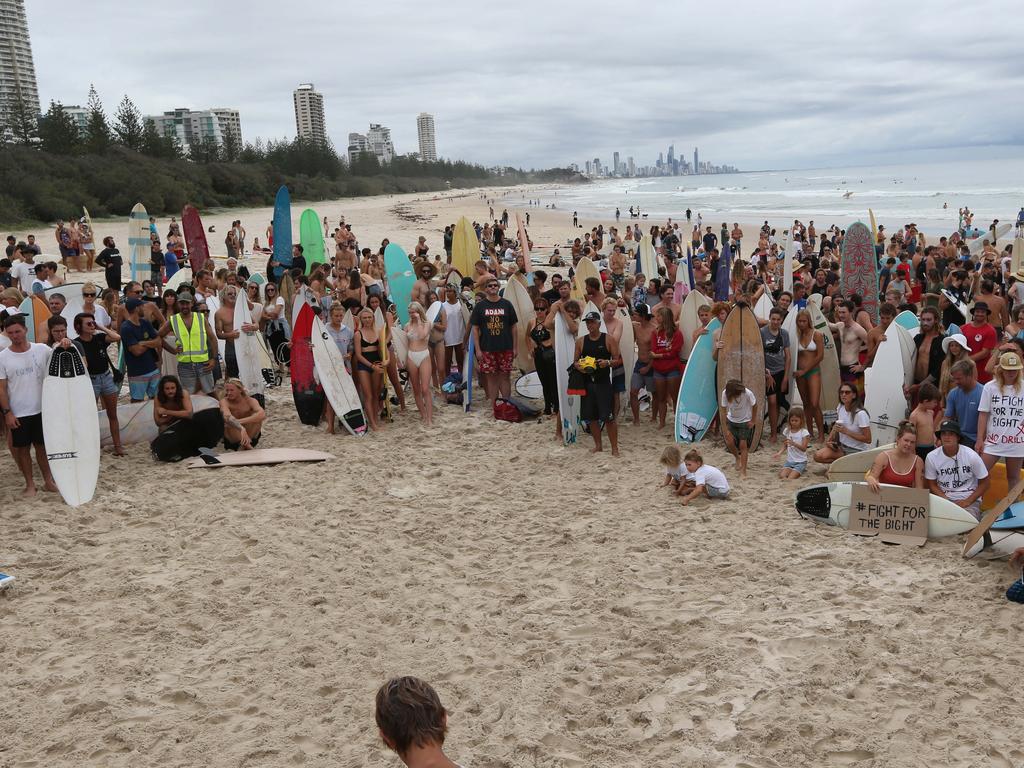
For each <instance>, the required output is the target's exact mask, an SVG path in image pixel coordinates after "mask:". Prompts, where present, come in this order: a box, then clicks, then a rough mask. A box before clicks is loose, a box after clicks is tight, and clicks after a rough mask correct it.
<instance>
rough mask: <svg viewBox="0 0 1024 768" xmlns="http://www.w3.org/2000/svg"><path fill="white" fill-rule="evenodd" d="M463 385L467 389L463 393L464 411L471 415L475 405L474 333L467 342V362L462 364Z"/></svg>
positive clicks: (470, 333) (470, 334)
mask: <svg viewBox="0 0 1024 768" xmlns="http://www.w3.org/2000/svg"><path fill="white" fill-rule="evenodd" d="M462 383H463V384H465V385H466V389H465V390H464V391H463V393H462V410H464V411H465V412H466V413H469V407H470V406H471V405H472V404H473V332H472V331H470V332H469V341H467V342H466V361H465V362H464V363H463V364H462Z"/></svg>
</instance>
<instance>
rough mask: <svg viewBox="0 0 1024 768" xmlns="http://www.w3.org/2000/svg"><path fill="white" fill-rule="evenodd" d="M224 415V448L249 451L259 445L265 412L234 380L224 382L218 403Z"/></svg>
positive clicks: (237, 381) (242, 385)
mask: <svg viewBox="0 0 1024 768" xmlns="http://www.w3.org/2000/svg"><path fill="white" fill-rule="evenodd" d="M220 410H221V413H222V414H224V448H225V449H226V450H229V451H250V450H252V449H253V448H255V447H256V446H257V445H259V442H260V437H262V429H263V422H264V421H266V418H267V412H266V411H264V410H263V408H262V406H260V404H259V403H258V402H257V401H256V398H254V397H253V396H252V395H250V394H249V392H248V391H247V390H246V389H245V385H244V384H242V382H241V381H239V380H238V379H235V378H229V379H227V380H226V381H225V382H224V397H223V398H222V399H221V401H220Z"/></svg>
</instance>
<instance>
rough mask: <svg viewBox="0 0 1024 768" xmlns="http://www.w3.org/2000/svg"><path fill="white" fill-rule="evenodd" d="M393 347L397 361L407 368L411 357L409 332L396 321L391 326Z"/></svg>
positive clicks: (401, 366)
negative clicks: (406, 365)
mask: <svg viewBox="0 0 1024 768" xmlns="http://www.w3.org/2000/svg"><path fill="white" fill-rule="evenodd" d="M391 349H392V351H393V352H394V353H395V361H396V362H397V363H398V367H399V368H405V364H406V362H407V361H408V359H409V334H407V333H406V332H405V329H404V328H402V326H400V325H399V324H398V321H397V320H396V321H395V324H394V325H393V326H391Z"/></svg>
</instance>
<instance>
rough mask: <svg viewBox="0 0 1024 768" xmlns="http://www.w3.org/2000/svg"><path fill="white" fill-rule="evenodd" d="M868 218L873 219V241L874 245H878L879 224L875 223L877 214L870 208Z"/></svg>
mask: <svg viewBox="0 0 1024 768" xmlns="http://www.w3.org/2000/svg"><path fill="white" fill-rule="evenodd" d="M868 218H869V219H871V240H872V244H873V245H876V244H877V243H878V223H877V222H876V221H875V212H874V211H873V210H871V209H870V208H868Z"/></svg>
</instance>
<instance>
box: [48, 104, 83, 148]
mask: <svg viewBox="0 0 1024 768" xmlns="http://www.w3.org/2000/svg"><path fill="white" fill-rule="evenodd" d="M39 140H40V143H41V145H42V149H43V151H44V152H50V153H52V154H54V155H73V154H76V153H78V152H79V150H80V149H81V147H82V136H81V134H80V133H79V132H78V124H77V123H76V122H75V120H74V118H72V117H71V115H69V114H68V113H67V112H65V111H64V105H63V104H61V103H60V102H59V101H51V102H50V108H49V109H47V110H46V114H45V115H43V117H42V119H41V120H40V121H39Z"/></svg>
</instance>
